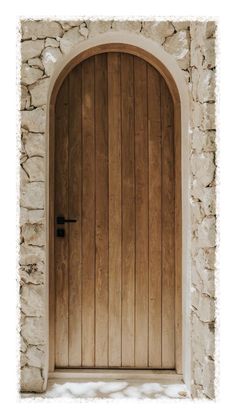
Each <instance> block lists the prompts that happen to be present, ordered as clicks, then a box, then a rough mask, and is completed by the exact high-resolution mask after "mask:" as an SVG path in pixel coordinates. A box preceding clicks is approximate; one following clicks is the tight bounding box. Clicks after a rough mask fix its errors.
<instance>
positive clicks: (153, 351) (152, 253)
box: [148, 66, 161, 368]
mask: <svg viewBox="0 0 236 419" xmlns="http://www.w3.org/2000/svg"><path fill="white" fill-rule="evenodd" d="M148 142H149V366H150V367H155V368H161V115H160V75H159V74H158V72H157V71H156V70H155V69H154V67H151V66H148Z"/></svg>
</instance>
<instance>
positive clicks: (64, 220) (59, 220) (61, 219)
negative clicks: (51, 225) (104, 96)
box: [57, 216, 77, 224]
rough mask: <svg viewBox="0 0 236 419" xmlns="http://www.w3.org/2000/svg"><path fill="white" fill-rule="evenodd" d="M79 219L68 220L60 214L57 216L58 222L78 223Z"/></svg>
mask: <svg viewBox="0 0 236 419" xmlns="http://www.w3.org/2000/svg"><path fill="white" fill-rule="evenodd" d="M76 221H77V220H70V219H68V220H66V219H65V217H63V216H58V217H57V224H65V223H76Z"/></svg>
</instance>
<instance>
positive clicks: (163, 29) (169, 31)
mask: <svg viewBox="0 0 236 419" xmlns="http://www.w3.org/2000/svg"><path fill="white" fill-rule="evenodd" d="M174 30H175V29H174V26H173V25H172V23H171V22H168V21H163V22H155V21H147V22H143V28H142V32H141V33H142V35H144V36H146V37H150V38H151V39H153V40H155V41H156V42H158V43H159V44H163V43H164V42H165V40H166V38H168V37H169V36H171V35H173V33H174Z"/></svg>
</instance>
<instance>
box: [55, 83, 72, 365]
mask: <svg viewBox="0 0 236 419" xmlns="http://www.w3.org/2000/svg"><path fill="white" fill-rule="evenodd" d="M68 84H69V83H68V79H66V80H65V82H64V83H63V85H62V87H61V90H60V92H59V94H58V98H57V102H56V129H55V143H56V150H55V175H54V176H55V192H56V193H55V207H56V209H57V215H65V216H66V217H67V215H68ZM54 222H56V219H55V218H54ZM55 261H56V263H55V287H56V289H55V312H56V316H55V349H56V352H55V363H56V366H57V367H67V366H68V231H66V236H65V238H61V237H60V238H57V240H56V241H55Z"/></svg>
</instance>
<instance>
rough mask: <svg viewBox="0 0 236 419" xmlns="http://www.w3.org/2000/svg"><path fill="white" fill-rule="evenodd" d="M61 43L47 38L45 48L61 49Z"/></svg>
mask: <svg viewBox="0 0 236 419" xmlns="http://www.w3.org/2000/svg"><path fill="white" fill-rule="evenodd" d="M59 45H60V42H59V41H57V40H56V39H54V38H47V39H46V41H45V47H55V48H57V47H59Z"/></svg>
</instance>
